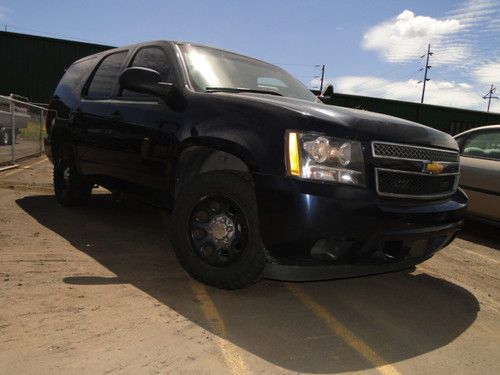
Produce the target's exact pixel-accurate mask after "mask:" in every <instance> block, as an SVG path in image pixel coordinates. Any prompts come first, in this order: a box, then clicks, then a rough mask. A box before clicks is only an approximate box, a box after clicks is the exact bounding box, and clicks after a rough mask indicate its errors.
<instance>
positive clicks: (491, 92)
mask: <svg viewBox="0 0 500 375" xmlns="http://www.w3.org/2000/svg"><path fill="white" fill-rule="evenodd" d="M496 91H497V88H496V87H495V86H493V84H492V85H491V87H490V91H488V93H487V94H486V95H484V96H483V99H488V110H487V112H489V111H490V104H491V99H498V96H493V94H494V93H495V92H496Z"/></svg>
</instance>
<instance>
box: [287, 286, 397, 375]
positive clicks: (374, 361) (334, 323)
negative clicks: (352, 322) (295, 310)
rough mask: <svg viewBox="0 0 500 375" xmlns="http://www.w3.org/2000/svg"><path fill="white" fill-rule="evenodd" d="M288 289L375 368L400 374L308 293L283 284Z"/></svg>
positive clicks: (385, 374)
mask: <svg viewBox="0 0 500 375" xmlns="http://www.w3.org/2000/svg"><path fill="white" fill-rule="evenodd" d="M285 285H286V287H287V288H288V290H290V292H292V294H293V295H295V297H297V298H298V299H299V300H300V301H301V302H302V303H303V304H304V305H306V306H307V307H308V308H309V309H311V310H312V312H313V313H314V314H315V315H316V316H317V317H318V318H320V319H321V320H323V321H324V322H325V323H326V325H327V326H328V328H330V330H332V331H333V332H334V333H335V334H336V335H337V336H338V337H340V338H341V339H342V340H343V341H344V342H345V343H346V344H347V345H349V346H350V347H351V348H352V349H354V350H355V351H356V352H358V353H359V354H360V355H361V356H362V357H363V358H365V359H366V360H367V361H368V362H369V363H370V364H371V365H373V366H374V367H375V369H376V370H377V371H378V372H379V373H381V374H384V375H397V374H400V372H399V371H398V370H396V368H395V367H394V366H392V365H391V364H389V363H388V362H387V361H386V360H385V359H384V358H382V357H381V356H380V354H378V353H377V352H376V351H375V350H373V349H372V348H371V347H370V346H369V345H368V344H367V343H366V342H364V341H363V340H362V339H360V338H359V337H357V336H356V335H355V334H354V333H353V332H351V331H350V330H349V329H348V328H347V327H346V326H345V325H343V324H342V323H341V322H339V321H338V320H337V319H336V318H335V317H334V316H333V315H332V314H331V313H330V312H329V311H328V310H327V309H325V308H324V307H323V306H321V305H320V304H319V303H317V302H316V301H315V300H314V299H313V298H311V297H310V296H309V295H308V294H306V293H304V291H302V290H301V289H300V288H299V287H298V286H297V285H295V284H285Z"/></svg>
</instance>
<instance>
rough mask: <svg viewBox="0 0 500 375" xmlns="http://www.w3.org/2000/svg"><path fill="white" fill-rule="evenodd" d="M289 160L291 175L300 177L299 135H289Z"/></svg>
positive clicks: (292, 133)
mask: <svg viewBox="0 0 500 375" xmlns="http://www.w3.org/2000/svg"><path fill="white" fill-rule="evenodd" d="M288 160H289V161H290V174H291V175H292V176H300V157H299V141H298V139H297V133H294V132H290V133H288Z"/></svg>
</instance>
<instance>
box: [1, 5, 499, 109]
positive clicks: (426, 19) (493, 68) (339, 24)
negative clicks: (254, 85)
mask: <svg viewBox="0 0 500 375" xmlns="http://www.w3.org/2000/svg"><path fill="white" fill-rule="evenodd" d="M0 26H1V28H2V29H3V30H4V29H5V28H7V30H8V31H12V32H19V33H26V34H35V35H44V36H50V37H57V38H64V39H72V40H79V41H87V42H93V43H100V44H106V45H113V46H121V45H127V44H133V43H138V42H144V41H148V40H156V39H168V40H182V41H190V42H196V43H201V44H206V45H209V46H214V47H219V48H223V49H228V50H231V51H235V52H239V53H242V54H245V55H249V56H252V57H256V58H259V59H262V60H265V61H268V62H271V63H274V64H276V65H279V66H281V67H283V68H284V69H286V70H287V71H289V72H290V73H291V74H292V75H293V76H295V77H296V78H297V79H299V80H301V81H302V82H303V83H304V84H305V85H306V86H308V87H316V88H317V87H318V83H319V81H318V78H315V77H316V76H319V74H320V70H319V68H318V67H316V66H317V65H322V64H325V66H326V70H325V81H326V83H332V84H333V85H334V89H335V92H341V93H346V94H355V95H366V96H375V97H383V98H389V99H399V100H407V101H416V102H419V101H420V97H421V91H422V83H418V82H419V81H421V80H422V79H423V71H420V69H421V68H422V67H424V66H425V61H424V59H422V58H421V56H422V55H424V54H425V53H426V51H427V45H428V44H429V43H430V44H431V51H432V52H433V55H432V56H431V57H430V63H429V65H431V66H432V68H431V69H430V70H429V77H430V81H428V82H427V89H426V94H425V103H428V104H437V105H447V106H454V107H460V108H468V109H476V110H486V107H487V100H485V99H483V98H482V97H483V96H484V95H485V94H487V92H488V90H489V89H490V86H491V85H492V84H493V85H495V86H499V90H498V91H499V93H498V94H497V95H496V96H500V0H455V1H452V0H418V1H413V0H377V1H373V0H371V1H370V0H349V1H345V0H343V1H337V0H301V1H298V0H252V1H244V0H212V1H210V0H204V1H203V0H199V1H195V0H181V1H167V0H163V1H153V0H150V1H148V0H143V1H137V0H134V1H131V0H119V1H115V0H100V1H95V0H85V1H75V0H65V1H63V0H45V1H43V2H41V1H34V0H0ZM491 111H494V112H500V100H492V106H491Z"/></svg>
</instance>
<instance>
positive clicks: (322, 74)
mask: <svg viewBox="0 0 500 375" xmlns="http://www.w3.org/2000/svg"><path fill="white" fill-rule="evenodd" d="M324 79H325V64H323V65H322V66H321V84H320V86H319V93H320V94H322V93H323V80H324Z"/></svg>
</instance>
